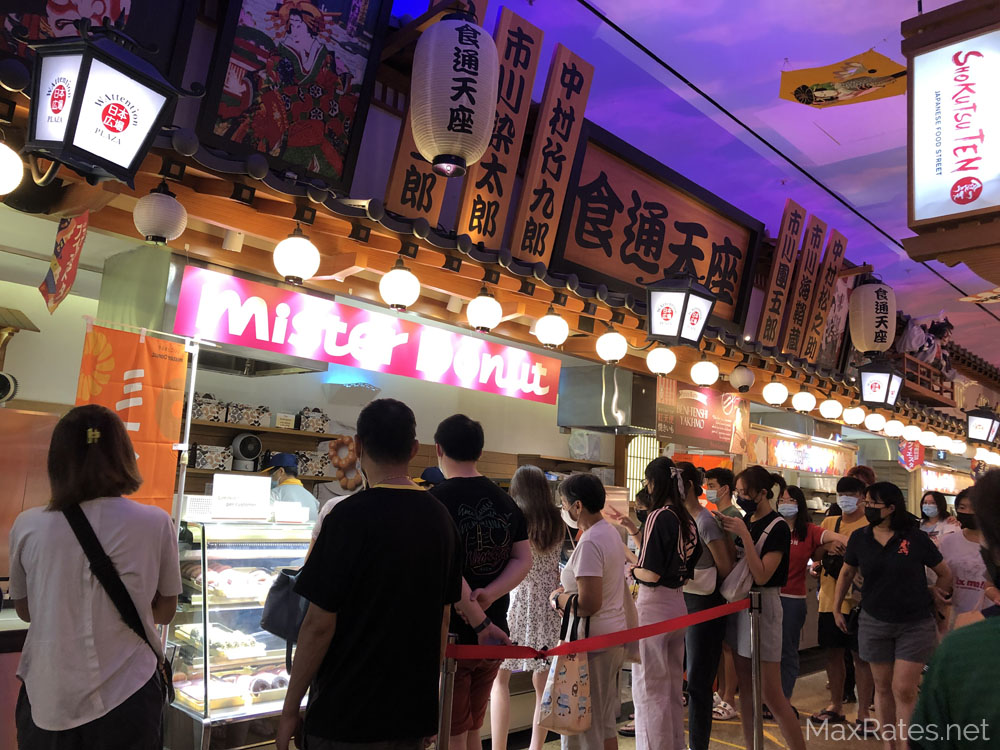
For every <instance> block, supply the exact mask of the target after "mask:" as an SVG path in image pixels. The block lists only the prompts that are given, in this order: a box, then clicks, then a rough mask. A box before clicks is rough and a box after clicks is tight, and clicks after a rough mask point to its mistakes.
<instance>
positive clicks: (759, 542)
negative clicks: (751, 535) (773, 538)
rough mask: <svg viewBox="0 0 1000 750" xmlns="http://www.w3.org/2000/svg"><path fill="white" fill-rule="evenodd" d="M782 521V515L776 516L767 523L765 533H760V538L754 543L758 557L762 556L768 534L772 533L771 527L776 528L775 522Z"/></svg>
mask: <svg viewBox="0 0 1000 750" xmlns="http://www.w3.org/2000/svg"><path fill="white" fill-rule="evenodd" d="M780 521H781V517H780V516H779V517H778V518H775V519H774V520H773V521H771V523H769V524H768V525H767V528H766V529H764V533H763V534H761V535H760V539H758V540H757V543H756V544H755V545H754V547H756V548H757V556H758V557H760V551H761V550H762V549H763V548H764V541H765V540H766V539H767V535H768V534H770V533H771V529H773V528H774V526H775V524H777V523H778V522H780Z"/></svg>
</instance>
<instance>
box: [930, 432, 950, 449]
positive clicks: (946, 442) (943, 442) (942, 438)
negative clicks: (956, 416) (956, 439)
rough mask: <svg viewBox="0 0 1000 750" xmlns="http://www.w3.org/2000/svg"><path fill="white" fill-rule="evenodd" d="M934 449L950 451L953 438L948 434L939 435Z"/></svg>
mask: <svg viewBox="0 0 1000 750" xmlns="http://www.w3.org/2000/svg"><path fill="white" fill-rule="evenodd" d="M934 450H938V451H950V450H951V438H950V437H948V436H947V435H938V437H937V440H935V441H934Z"/></svg>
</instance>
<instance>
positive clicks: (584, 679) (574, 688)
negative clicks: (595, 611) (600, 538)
mask: <svg viewBox="0 0 1000 750" xmlns="http://www.w3.org/2000/svg"><path fill="white" fill-rule="evenodd" d="M577 606H578V599H577V595H576V594H573V595H572V596H571V597H570V600H569V601H568V602H566V612H565V613H564V614H563V624H562V633H561V634H560V641H561V642H562V643H566V642H568V641H567V635H569V636H570V637H569V639H568V640H570V641H574V640H577V630H578V627H579V624H580V617H579V616H577V614H576V613H577ZM571 616H572V619H573V627H572V634H569V633H568V632H567V631H569V630H570V625H569V623H570V617H571ZM584 619H586V621H587V622H586V626H585V633H584V637H585V638H586V637H587V636H588V635H589V634H590V618H584ZM593 713H594V708H593V705H592V704H591V702H590V662H589V660H588V659H587V654H564V655H560V656H557V657H556V658H555V659H553V660H552V666H551V667H549V676H548V679H546V680H545V690H544V691H543V692H542V704H541V708H540V711H539V721H538V725H539V726H541V727H545V728H546V729H551V730H552V731H553V732H556V733H557V734H567V735H570V734H582V733H583V732H586V731H587V730H588V729H590V722H591V721H592V720H593Z"/></svg>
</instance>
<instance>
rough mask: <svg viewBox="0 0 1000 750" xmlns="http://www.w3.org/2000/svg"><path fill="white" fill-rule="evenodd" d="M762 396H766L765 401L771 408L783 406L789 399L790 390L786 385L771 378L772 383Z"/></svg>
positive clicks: (766, 386) (766, 387) (762, 392)
mask: <svg viewBox="0 0 1000 750" xmlns="http://www.w3.org/2000/svg"><path fill="white" fill-rule="evenodd" d="M761 395H763V396H764V400H765V401H766V402H767V403H769V404H770V405H771V406H781V405H782V404H783V403H785V399H786V398H788V388H787V387H786V386H785V384H784V383H779V382H778V381H777V380H775V379H774V378H771V382H770V383H768V384H767V385H765V386H764V390H763V391H761Z"/></svg>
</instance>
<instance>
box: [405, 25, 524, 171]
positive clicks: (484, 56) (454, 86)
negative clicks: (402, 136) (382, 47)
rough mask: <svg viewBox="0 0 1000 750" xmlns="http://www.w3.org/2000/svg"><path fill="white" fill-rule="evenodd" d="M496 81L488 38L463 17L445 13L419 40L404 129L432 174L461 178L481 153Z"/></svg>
mask: <svg viewBox="0 0 1000 750" xmlns="http://www.w3.org/2000/svg"><path fill="white" fill-rule="evenodd" d="M499 79H500V65H499V61H498V59H497V48H496V45H495V44H494V43H493V37H491V36H490V35H489V34H487V33H486V31H485V30H484V29H483V28H481V27H480V26H477V25H476V23H475V21H473V20H472V19H471V17H469V16H468V15H465V14H462V13H453V14H449V15H447V16H445V17H444V18H443V19H441V20H440V21H438V22H437V23H436V24H434V25H433V26H431V27H430V28H428V29H427V30H426V31H424V32H423V33H422V34H421V35H420V39H419V40H418V41H417V47H416V50H414V53H413V73H412V78H411V81H412V83H411V84H410V125H411V126H412V128H413V141H414V143H415V144H416V146H417V151H419V152H420V155H421V156H423V157H424V158H425V159H426V160H427V161H429V162H430V163H431V164H432V165H433V166H434V171H435V172H437V173H438V174H441V175H444V176H445V177H461V176H462V175H464V174H465V172H466V170H467V169H468V167H469V166H471V165H472V164H475V163H476V162H477V161H479V160H480V159H481V158H482V156H483V154H484V153H485V152H486V148H487V146H489V143H490V136H491V135H492V134H493V118H494V116H495V115H496V109H497V94H496V92H497V86H498V83H499ZM524 106H527V104H525V105H524Z"/></svg>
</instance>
